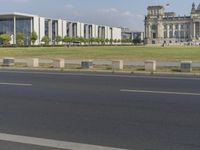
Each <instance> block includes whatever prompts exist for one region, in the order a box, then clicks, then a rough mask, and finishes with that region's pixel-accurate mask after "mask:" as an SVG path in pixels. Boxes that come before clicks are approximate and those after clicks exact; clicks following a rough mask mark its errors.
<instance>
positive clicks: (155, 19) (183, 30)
mask: <svg viewBox="0 0 200 150" xmlns="http://www.w3.org/2000/svg"><path fill="white" fill-rule="evenodd" d="M147 10H148V14H147V15H146V16H145V21H144V22H145V44H163V43H172V44H173V43H184V42H200V4H199V5H198V7H196V5H195V4H194V3H193V4H192V9H191V13H190V16H177V15H176V13H175V12H165V7H164V6H149V7H148V8H147Z"/></svg>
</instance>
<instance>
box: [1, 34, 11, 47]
mask: <svg viewBox="0 0 200 150" xmlns="http://www.w3.org/2000/svg"><path fill="white" fill-rule="evenodd" d="M0 41H2V42H3V45H8V44H9V42H10V41H11V36H10V35H8V34H1V35H0Z"/></svg>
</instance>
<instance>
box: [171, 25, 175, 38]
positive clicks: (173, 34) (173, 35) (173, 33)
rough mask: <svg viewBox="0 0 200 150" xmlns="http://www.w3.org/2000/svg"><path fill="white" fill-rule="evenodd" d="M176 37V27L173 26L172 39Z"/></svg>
mask: <svg viewBox="0 0 200 150" xmlns="http://www.w3.org/2000/svg"><path fill="white" fill-rule="evenodd" d="M174 37H175V25H174V24H172V38H174Z"/></svg>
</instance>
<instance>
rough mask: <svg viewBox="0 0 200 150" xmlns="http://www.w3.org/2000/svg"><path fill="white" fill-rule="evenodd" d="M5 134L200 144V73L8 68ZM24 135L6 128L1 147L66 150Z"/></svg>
mask: <svg viewBox="0 0 200 150" xmlns="http://www.w3.org/2000/svg"><path fill="white" fill-rule="evenodd" d="M0 133H2V134H8V135H9V136H10V135H17V136H20V135H21V136H27V137H30V138H32V137H33V138H42V139H52V140H56V141H65V142H74V143H77V145H78V144H87V145H88V146H90V145H93V146H94V145H95V146H104V147H110V148H113V149H115V148H121V149H131V150H199V149H200V78H198V77H177V76H146V75H120V74H103V73H102V74H97V73H96V74H94V73H93V74H92V73H58V72H34V71H20V72H19V71H3V70H1V71H0ZM12 138H13V137H12ZM20 139H22V141H21V142H19V141H20ZM17 140H19V141H17ZM17 140H16V141H15V140H10V141H9V139H8V140H4V135H1V134H0V149H2V150H18V149H19V150H25V149H29V150H33V149H34V150H37V149H38V150H46V149H48V150H51V149H52V150H53V149H54V150H57V149H59V146H58V147H57V149H56V147H54V148H52V147H51V146H50V145H49V147H48V146H44V145H34V143H31V142H30V141H31V140H30V141H29V142H30V143H29V142H28V143H29V144H23V141H24V140H23V138H21V137H19V138H18V137H17ZM27 141H28V138H27ZM65 144H66V143H65ZM58 145H59V144H58ZM60 145H61V144H60ZM104 147H102V150H103V149H104ZM13 148H14V149H13ZM63 149H64V148H63ZM69 149H72V147H69ZM91 149H95V148H94V147H93V148H91Z"/></svg>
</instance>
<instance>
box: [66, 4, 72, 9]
mask: <svg viewBox="0 0 200 150" xmlns="http://www.w3.org/2000/svg"><path fill="white" fill-rule="evenodd" d="M64 7H65V8H66V9H72V8H74V6H73V5H72V4H66V5H65V6H64Z"/></svg>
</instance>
